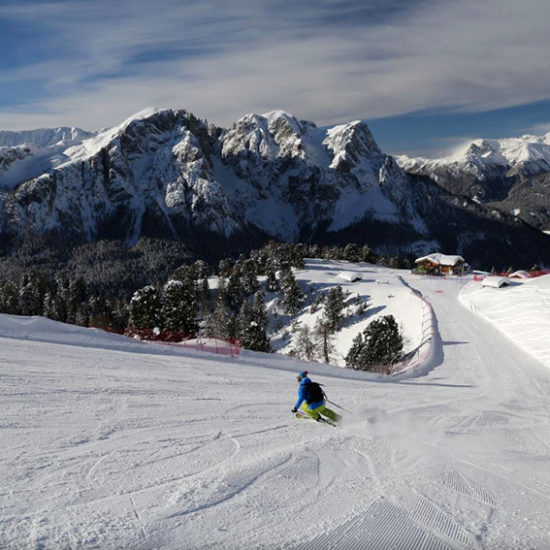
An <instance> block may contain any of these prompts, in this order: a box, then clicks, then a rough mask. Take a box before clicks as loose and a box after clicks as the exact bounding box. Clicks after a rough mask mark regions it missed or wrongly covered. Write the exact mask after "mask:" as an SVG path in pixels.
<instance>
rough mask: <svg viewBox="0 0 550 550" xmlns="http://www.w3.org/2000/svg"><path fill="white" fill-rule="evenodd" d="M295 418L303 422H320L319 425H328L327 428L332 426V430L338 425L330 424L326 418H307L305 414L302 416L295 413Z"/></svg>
mask: <svg viewBox="0 0 550 550" xmlns="http://www.w3.org/2000/svg"><path fill="white" fill-rule="evenodd" d="M296 418H304V419H305V420H313V422H320V423H321V424H328V425H329V426H332V427H333V428H336V427H337V426H338V424H336V423H334V422H332V421H331V420H327V419H326V418H323V417H322V416H320V417H319V418H318V419H316V418H312V417H311V416H308V415H307V414H304V413H302V412H300V411H298V412H297V413H296Z"/></svg>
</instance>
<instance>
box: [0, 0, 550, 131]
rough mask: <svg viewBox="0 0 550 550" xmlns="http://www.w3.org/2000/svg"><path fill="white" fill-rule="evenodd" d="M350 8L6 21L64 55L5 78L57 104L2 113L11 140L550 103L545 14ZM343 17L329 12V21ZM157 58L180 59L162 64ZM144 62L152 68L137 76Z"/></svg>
mask: <svg viewBox="0 0 550 550" xmlns="http://www.w3.org/2000/svg"><path fill="white" fill-rule="evenodd" d="M283 4H284V2H283ZM344 4H345V6H343V8H346V9H345V10H343V12H342V13H343V15H345V18H346V20H345V21H343V22H340V23H339V24H331V23H330V22H327V20H326V17H323V18H319V17H315V16H316V15H317V16H318V15H319V14H317V13H316V12H315V9H314V7H311V6H310V7H309V8H308V7H307V6H306V7H303V6H302V7H297V8H294V10H293V11H290V12H289V13H277V12H274V6H275V5H276V3H275V2H269V1H265V2H255V3H251V2H244V1H235V2H225V3H223V4H222V3H219V2H215V1H213V0H204V1H201V2H188V1H183V2H182V1H175V0H162V1H158V2H156V3H155V4H154V6H153V4H151V3H149V2H147V3H145V2H142V1H134V2H117V3H111V4H108V5H107V4H105V3H104V2H101V1H95V2H94V1H89V2H84V3H77V4H71V3H66V2H59V3H51V4H44V3H37V4H30V3H28V2H27V3H22V4H17V5H12V6H11V7H3V8H0V17H4V18H9V19H17V20H18V21H20V22H21V21H23V22H25V23H28V24H31V23H32V24H36V22H37V21H40V22H41V24H42V26H43V28H44V29H46V30H47V31H48V32H50V33H55V37H56V38H52V39H51V41H50V43H49V44H48V47H49V48H51V49H52V51H55V52H57V53H56V55H55V56H53V57H52V58H51V59H50V60H49V61H47V62H44V63H35V64H32V65H28V66H26V67H20V68H17V69H14V70H11V71H3V73H2V74H1V75H0V85H2V86H18V85H20V83H21V82H22V81H24V80H25V79H27V78H29V76H30V75H32V77H33V78H35V79H38V80H41V81H44V82H45V84H46V89H47V91H48V94H47V96H46V97H44V98H42V99H40V100H39V101H36V102H35V103H34V104H29V105H26V106H19V107H18V109H17V110H16V109H15V108H4V109H2V108H0V127H2V128H13V129H16V128H23V127H27V128H28V127H37V126H52V125H62V124H63V125H65V124H71V125H79V126H82V127H85V128H90V129H92V128H98V127H103V126H108V125H112V124H116V123H118V122H120V121H121V120H123V119H124V118H125V117H126V116H128V115H130V114H131V113H132V112H134V111H138V110H140V109H142V108H143V107H144V106H148V105H164V106H167V107H174V108H178V107H183V108H187V109H189V110H191V111H193V112H194V113H196V114H197V115H199V116H204V117H206V118H208V119H209V120H211V121H212V122H216V123H219V124H224V125H225V124H228V123H230V122H231V121H233V120H235V119H236V118H238V117H239V116H241V115H242V114H244V113H246V112H251V111H257V112H258V111H259V112H262V111H268V110H271V109H274V108H283V109H286V110H288V111H290V112H293V113H294V114H296V115H297V116H299V117H301V118H307V119H310V120H314V121H316V122H317V123H321V124H329V123H335V122H342V121H346V120H351V119H357V118H378V117H383V116H390V115H397V114H401V113H405V112H411V111H415V110H419V109H433V108H453V109H463V110H474V111H475V110H483V109H496V108H502V107H507V106H512V105H517V104H522V103H529V102H533V101H539V100H543V99H547V98H548V95H549V94H548V90H549V89H550V71H548V70H547V56H546V52H547V51H549V50H550V33H548V31H547V27H548V24H547V22H548V20H549V18H550V4H549V3H547V2H546V1H543V0H531V1H528V2H526V3H522V4H521V5H520V3H518V2H516V1H515V0H514V1H511V0H487V1H485V2H479V1H477V0H476V1H474V0H463V1H461V2H447V1H432V2H424V3H420V4H418V5H416V4H414V3H413V2H411V3H409V4H408V6H409V7H408V9H406V10H400V11H399V10H398V11H396V12H395V13H393V12H392V13H390V14H389V15H388V14H385V15H384V17H380V18H378V19H377V18H376V17H374V16H373V19H372V20H365V21H362V20H358V21H354V20H353V17H354V14H355V13H356V12H355V11H354V10H353V9H351V8H350V2H347V3H344ZM359 4H361V3H360V2H358V5H359ZM289 5H290V4H289ZM379 5H382V4H379ZM335 6H337V4H332V5H331V4H330V3H326V2H324V3H323V9H324V10H326V15H327V17H328V16H330V11H329V8H330V7H332V9H335V8H334V7H335ZM374 7H376V6H374ZM268 8H269V9H268ZM323 13H324V12H323ZM373 13H374V14H375V12H373ZM155 50H169V51H171V55H170V57H169V58H167V59H168V60H167V61H166V60H163V59H164V55H163V54H158V59H155V54H154V53H151V52H152V51H155ZM143 54H147V55H148V59H149V62H147V63H138V64H136V63H132V60H135V59H136V57H139V56H142V55H143Z"/></svg>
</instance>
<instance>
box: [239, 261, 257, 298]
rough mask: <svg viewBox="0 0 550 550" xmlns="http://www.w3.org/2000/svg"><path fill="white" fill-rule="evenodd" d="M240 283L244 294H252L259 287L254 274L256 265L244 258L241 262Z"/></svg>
mask: <svg viewBox="0 0 550 550" xmlns="http://www.w3.org/2000/svg"><path fill="white" fill-rule="evenodd" d="M241 284H242V288H243V292H244V294H245V296H252V294H254V293H255V292H256V291H257V290H258V288H260V283H259V282H258V277H257V275H256V266H255V264H254V262H253V261H252V260H245V262H244V263H243V268H242V274H241Z"/></svg>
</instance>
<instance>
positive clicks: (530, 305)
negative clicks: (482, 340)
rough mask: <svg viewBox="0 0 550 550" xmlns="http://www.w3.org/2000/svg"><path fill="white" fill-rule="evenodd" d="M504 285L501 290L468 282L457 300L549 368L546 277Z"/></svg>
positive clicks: (549, 304)
mask: <svg viewBox="0 0 550 550" xmlns="http://www.w3.org/2000/svg"><path fill="white" fill-rule="evenodd" d="M488 278H489V277H487V278H485V279H484V280H483V283H485V281H487V279H488ZM508 283H509V284H510V285H511V286H509V287H507V288H502V289H496V288H488V287H483V286H481V285H480V284H479V283H475V282H473V283H470V284H469V285H467V286H466V287H465V288H464V290H463V291H462V293H461V294H460V300H461V301H462V303H463V304H465V305H466V306H467V307H469V308H470V309H472V310H473V311H475V312H476V313H478V314H479V315H481V316H482V317H483V318H485V319H486V320H488V321H490V322H491V323H493V324H494V325H495V326H496V327H497V328H498V329H499V330H501V331H502V332H503V333H504V334H506V336H508V337H509V338H510V339H511V340H512V341H514V342H515V343H516V344H517V345H518V346H520V347H522V348H523V349H524V350H525V351H527V352H528V353H531V354H532V355H534V356H535V357H536V358H537V359H539V361H541V362H542V363H544V364H545V365H547V366H548V367H550V338H549V335H550V275H543V276H542V277H536V278H534V279H514V280H513V281H508Z"/></svg>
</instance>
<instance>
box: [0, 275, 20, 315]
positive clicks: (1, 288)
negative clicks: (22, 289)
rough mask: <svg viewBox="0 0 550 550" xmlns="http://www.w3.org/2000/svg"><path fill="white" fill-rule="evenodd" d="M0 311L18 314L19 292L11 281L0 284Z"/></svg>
mask: <svg viewBox="0 0 550 550" xmlns="http://www.w3.org/2000/svg"><path fill="white" fill-rule="evenodd" d="M0 311H1V312H2V313H11V314H17V313H18V312H19V292H18V289H17V286H16V285H15V284H14V283H13V282H12V281H5V282H4V283H2V284H0Z"/></svg>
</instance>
